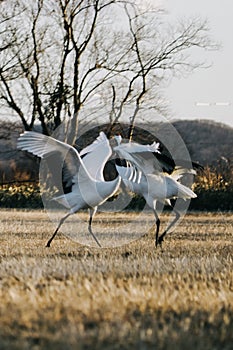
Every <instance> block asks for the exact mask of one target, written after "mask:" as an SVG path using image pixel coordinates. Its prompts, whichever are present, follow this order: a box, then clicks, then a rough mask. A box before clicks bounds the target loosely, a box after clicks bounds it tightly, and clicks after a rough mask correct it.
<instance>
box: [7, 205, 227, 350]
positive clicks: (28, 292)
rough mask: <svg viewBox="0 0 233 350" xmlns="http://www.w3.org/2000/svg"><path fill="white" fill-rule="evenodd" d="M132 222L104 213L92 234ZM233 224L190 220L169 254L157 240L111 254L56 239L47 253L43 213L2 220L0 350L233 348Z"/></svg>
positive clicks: (168, 244)
mask: <svg viewBox="0 0 233 350" xmlns="http://www.w3.org/2000/svg"><path fill="white" fill-rule="evenodd" d="M127 215H128V216H127ZM127 215H126V214H125V215H124V216H123V215H122V214H115V215H111V214H99V215H98V216H97V218H96V220H95V221H94V224H93V229H94V230H95V229H96V230H97V231H98V229H100V227H101V225H102V227H103V231H104V230H105V231H104V232H107V230H108V229H109V232H110V233H111V234H112V231H111V227H113V229H114V223H116V222H117V230H118V231H119V232H120V231H121V232H124V231H125V230H126V228H127V225H126V221H125V220H126V219H128V221H130V220H131V218H132V217H131V216H130V214H127ZM106 217H108V219H109V222H106ZM84 218H85V217H84ZM166 218H167V216H166V215H163V216H162V220H163V222H164V221H165V220H166ZM111 221H112V223H113V226H111ZM232 221H233V215H232V214H215V215H214V214H203V215H202V214H194V213H193V214H188V215H187V216H186V217H185V218H184V220H183V222H182V223H181V224H180V225H179V226H178V227H177V228H176V230H175V232H174V233H172V234H170V235H168V236H167V239H166V241H165V242H164V246H163V250H161V249H157V250H156V249H155V247H154V241H153V236H152V232H150V233H149V234H148V235H147V236H146V237H143V238H141V239H139V240H137V241H134V242H132V243H130V244H127V245H124V246H121V247H117V248H105V249H98V248H93V247H84V246H81V245H79V244H77V243H75V242H74V241H72V240H70V239H68V238H66V237H65V236H62V235H58V236H57V238H56V239H55V240H54V242H53V243H52V246H51V248H45V244H46V241H47V239H48V238H49V237H50V235H51V233H52V231H53V226H52V224H51V223H50V221H49V219H48V217H47V215H46V214H45V213H44V212H42V211H30V212H27V211H1V222H0V228H1V236H0V239H1V251H0V286H1V288H0V300H1V302H0V349H21V350H22V349H30V350H31V349H35V350H36V349H37V350H38V349H47V350H49V349H56V350H60V349H65V350H67V349H68V350H69V349H109V350H110V349H111V350H112V349H121V350H122V349H140V350H146V349H176V350H177V349H189V350H193V349H198V350H202V349H203V350H204V349H205V350H206V349H211V350H213V349H229V350H230V349H232V344H233V256H232V252H233V242H232V233H233V232H232V231H233V227H232ZM121 222H122V223H121ZM139 224H140V227H141V230H143V229H144V225H143V223H138V224H137V226H139ZM84 226H85V227H86V223H84ZM98 227H99V228H98ZM83 230H84V231H85V229H84V228H83Z"/></svg>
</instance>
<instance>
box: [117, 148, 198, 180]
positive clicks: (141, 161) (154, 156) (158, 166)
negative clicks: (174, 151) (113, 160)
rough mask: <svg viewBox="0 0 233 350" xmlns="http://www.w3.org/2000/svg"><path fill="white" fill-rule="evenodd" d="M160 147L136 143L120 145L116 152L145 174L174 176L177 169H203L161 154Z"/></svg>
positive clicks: (190, 162)
mask: <svg viewBox="0 0 233 350" xmlns="http://www.w3.org/2000/svg"><path fill="white" fill-rule="evenodd" d="M159 146H160V144H159V143H156V142H154V143H152V144H151V145H140V144H138V143H136V142H129V143H121V144H118V146H115V147H114V150H115V151H116V152H117V154H118V155H119V157H121V158H122V159H126V160H128V161H129V162H131V163H132V164H134V166H136V167H138V168H139V169H140V170H141V171H142V172H143V173H144V174H158V173H161V172H165V173H168V174H172V172H173V171H174V170H176V169H177V168H178V169H181V168H183V169H184V170H188V169H192V168H194V169H203V167H202V165H200V164H199V163H197V162H193V161H191V160H190V161H188V160H182V159H176V160H175V161H174V159H172V158H171V157H169V156H167V155H166V154H164V153H162V152H160V151H159ZM184 173H185V171H184ZM186 173H187V171H186Z"/></svg>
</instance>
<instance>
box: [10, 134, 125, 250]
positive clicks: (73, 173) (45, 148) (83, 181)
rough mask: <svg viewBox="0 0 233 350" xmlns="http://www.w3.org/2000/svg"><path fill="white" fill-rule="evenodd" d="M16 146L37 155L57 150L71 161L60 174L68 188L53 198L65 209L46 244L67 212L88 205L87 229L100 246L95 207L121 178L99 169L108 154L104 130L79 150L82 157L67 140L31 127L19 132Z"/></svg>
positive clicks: (106, 197) (111, 193) (109, 154)
mask: <svg viewBox="0 0 233 350" xmlns="http://www.w3.org/2000/svg"><path fill="white" fill-rule="evenodd" d="M17 148H18V149H21V150H23V151H27V152H30V153H32V154H34V155H36V156H38V157H40V158H46V157H49V156H50V155H52V154H56V153H59V154H60V155H61V156H62V159H63V160H65V158H66V157H67V156H69V161H70V162H71V165H70V166H69V169H67V168H66V167H65V168H64V171H63V174H62V176H63V178H62V181H63V182H64V183H66V186H67V187H70V191H69V192H68V193H64V194H62V195H60V196H55V197H54V198H53V199H54V200H55V201H57V202H58V203H60V204H61V205H63V206H64V207H66V208H67V209H68V210H69V212H68V214H66V215H65V216H63V217H62V218H61V220H60V221H59V224H58V226H57V228H56V230H55V231H54V233H53V235H52V237H51V238H50V239H49V240H48V242H47V244H46V246H47V247H50V244H51V242H52V240H53V239H54V237H55V236H56V234H57V232H58V230H59V229H60V227H61V225H62V224H63V223H64V221H65V220H66V219H67V218H68V217H69V216H70V215H72V214H74V213H77V212H78V211H79V210H81V209H89V222H88V230H89V232H90V234H91V235H92V237H93V238H94V240H95V241H96V243H97V244H98V246H99V247H101V244H100V242H99V241H98V239H97V238H96V236H95V234H94V233H93V231H92V220H93V217H94V215H95V213H96V210H97V207H98V206H99V205H101V204H103V203H104V202H105V201H106V200H107V199H108V198H109V197H111V196H112V195H114V194H115V193H116V191H117V190H118V188H119V186H120V182H121V178H120V176H117V177H116V178H115V179H114V180H112V181H105V180H104V176H103V169H104V166H105V164H106V162H107V161H108V159H109V158H110V156H111V155H112V148H111V146H110V144H109V140H108V139H107V137H106V135H105V134H104V132H100V134H99V136H98V137H97V139H96V140H95V141H94V142H93V143H92V144H91V145H89V146H87V147H86V148H85V149H83V150H82V155H83V158H81V156H80V154H79V153H78V151H77V150H76V149H75V148H74V147H72V146H70V145H68V144H67V143H64V142H62V141H59V140H57V139H55V138H53V137H51V136H46V135H43V134H40V133H37V132H34V131H25V132H24V133H23V134H21V135H20V136H19V138H18V144H17ZM64 164H65V162H64Z"/></svg>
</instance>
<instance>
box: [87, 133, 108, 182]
mask: <svg viewBox="0 0 233 350" xmlns="http://www.w3.org/2000/svg"><path fill="white" fill-rule="evenodd" d="M111 155H112V148H111V147H110V144H109V140H108V138H107V136H106V135H105V133H104V132H103V131H101V132H100V134H99V136H98V137H97V139H96V140H95V141H94V142H92V143H91V144H90V145H88V146H87V147H85V148H83V149H82V151H81V152H80V156H82V161H83V163H84V165H85V167H86V169H87V171H88V172H89V174H90V175H91V176H92V177H93V178H94V179H96V180H99V181H104V176H103V171H104V166H105V164H106V162H107V161H108V160H109V158H110V156H111Z"/></svg>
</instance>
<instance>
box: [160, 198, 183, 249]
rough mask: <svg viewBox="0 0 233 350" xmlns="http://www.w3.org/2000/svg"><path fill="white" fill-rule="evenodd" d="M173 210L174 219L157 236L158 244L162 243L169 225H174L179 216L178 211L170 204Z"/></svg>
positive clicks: (169, 227)
mask: <svg viewBox="0 0 233 350" xmlns="http://www.w3.org/2000/svg"><path fill="white" fill-rule="evenodd" d="M171 207H172V209H173V211H174V212H175V214H176V216H175V219H174V220H173V221H172V222H171V223H170V225H168V227H167V228H166V230H165V231H164V232H163V233H162V234H161V236H160V237H159V238H158V244H160V245H161V244H162V242H163V240H164V236H165V235H166V234H167V233H168V231H169V230H170V229H171V227H172V226H173V225H175V223H176V222H177V221H178V220H179V218H180V213H179V212H178V211H177V210H176V209H174V207H173V206H172V205H171Z"/></svg>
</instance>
